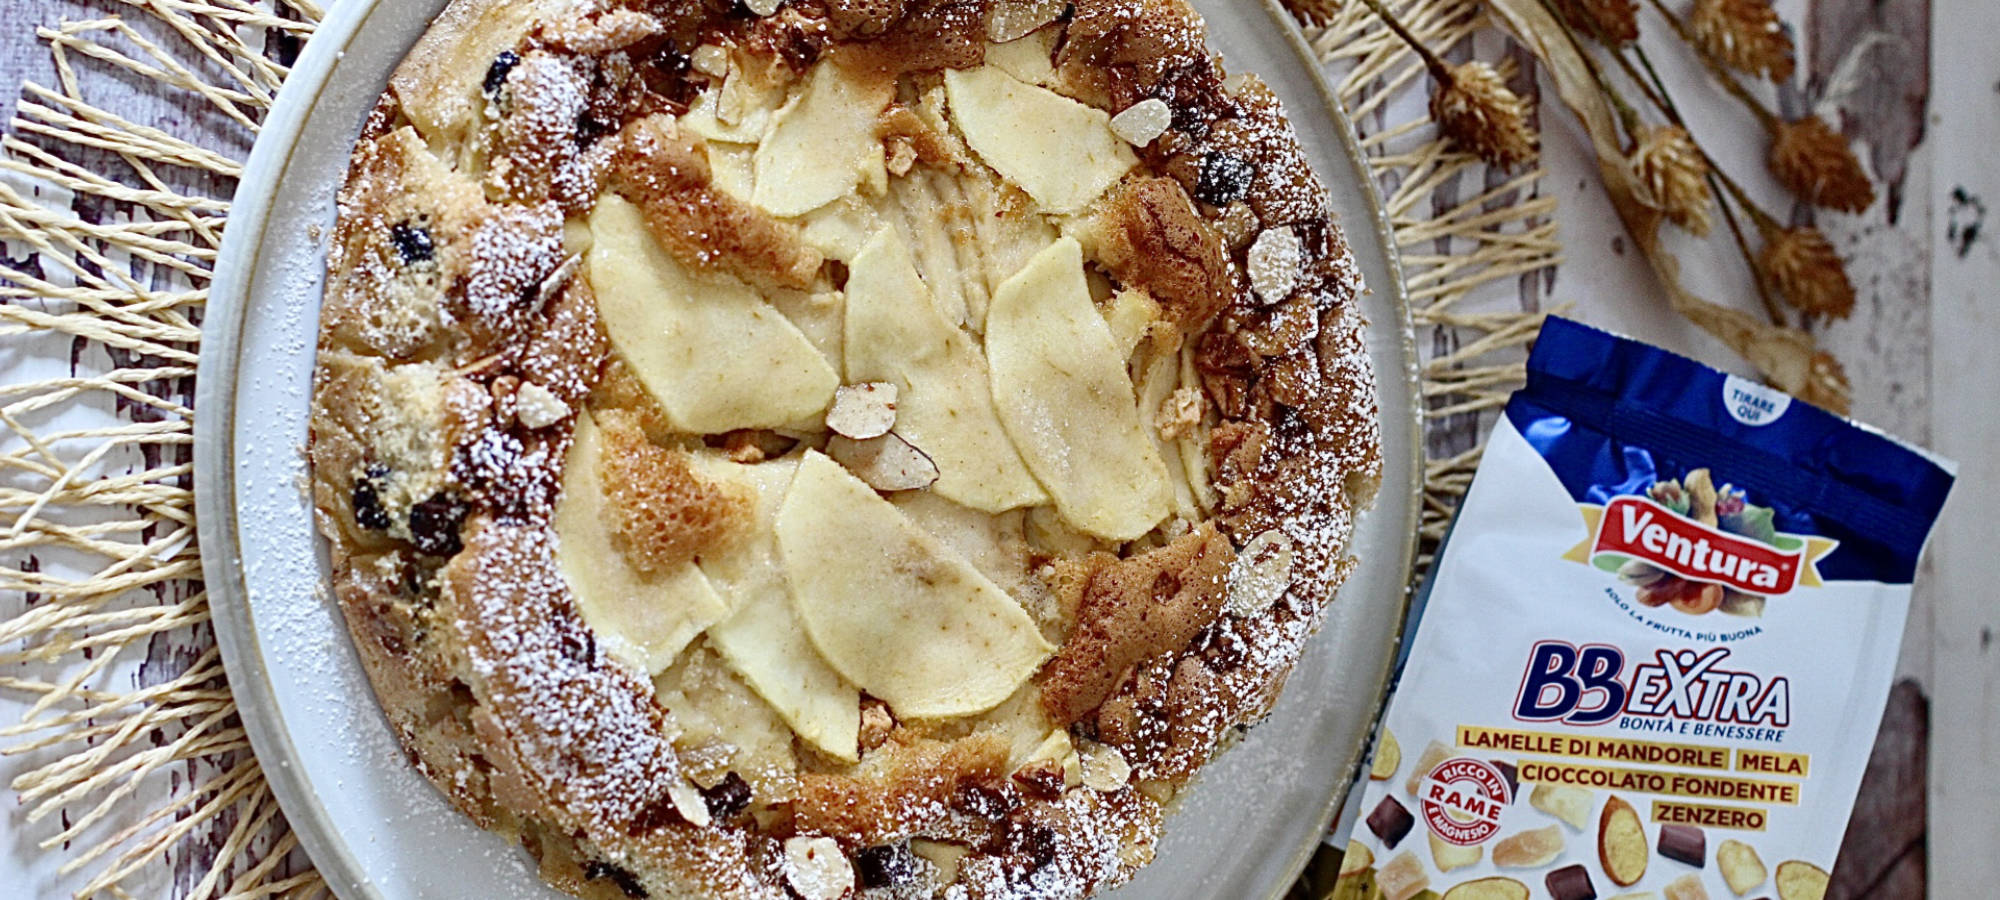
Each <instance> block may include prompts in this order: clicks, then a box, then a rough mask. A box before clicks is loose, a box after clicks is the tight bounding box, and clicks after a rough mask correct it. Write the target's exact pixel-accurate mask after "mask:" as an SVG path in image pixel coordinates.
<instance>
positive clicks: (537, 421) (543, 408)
mask: <svg viewBox="0 0 2000 900" xmlns="http://www.w3.org/2000/svg"><path fill="white" fill-rule="evenodd" d="M569 413H570V409H569V404H567V403H564V402H563V401H562V398H561V397H558V396H556V394H555V392H554V391H551V390H549V389H548V388H545V387H542V386H541V385H539V384H536V383H534V382H532V381H523V382H521V386H520V387H519V388H517V389H516V390H515V391H514V418H515V419H516V420H518V421H519V422H520V423H521V424H522V425H523V426H526V427H527V428H528V429H529V430H530V431H533V430H537V429H542V428H547V427H549V426H550V425H554V424H555V423H557V422H560V421H562V420H564V419H566V418H568V417H569Z"/></svg>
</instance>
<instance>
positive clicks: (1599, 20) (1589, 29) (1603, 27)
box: [1556, 0, 1639, 47]
mask: <svg viewBox="0 0 2000 900" xmlns="http://www.w3.org/2000/svg"><path fill="white" fill-rule="evenodd" d="M1556 9H1557V11H1558V12H1561V13H1562V17H1563V19H1564V21H1567V22H1568V23H1569V27H1571V28H1574V29H1576V31H1577V33H1578V34H1581V35H1583V36H1585V37H1590V38H1595V39H1597V40H1599V41H1601V42H1603V43H1604V44H1605V45H1607V46H1611V47H1618V46H1622V45H1625V44H1629V43H1632V42H1633V41H1636V40H1638V39H1639V4H1638V3H1637V2H1636V0H1556Z"/></svg>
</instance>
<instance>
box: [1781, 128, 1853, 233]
mask: <svg viewBox="0 0 2000 900" xmlns="http://www.w3.org/2000/svg"><path fill="white" fill-rule="evenodd" d="M1771 173H1772V174H1774V175H1776V176H1778V181H1779V182H1780V183H1782V184H1783V185H1784V186H1785V187H1787V188H1789V189H1790V190H1791V191H1792V193H1794V194H1797V195H1798V197H1799V199H1801V200H1804V201H1806V202H1807V203H1811V204H1813V205H1814V206H1824V207H1826V208H1828V209H1837V210H1840V211H1842V212H1851V213H1858V212H1861V211H1863V210H1865V209H1867V208H1868V205H1869V204H1871V203H1874V202H1875V185H1874V184H1872V183H1870V182H1869V181H1868V173H1867V172H1864V171H1862V170H1861V161H1860V160H1858V159H1855V158H1854V151H1853V150H1852V149H1850V148H1849V147H1848V146H1847V138H1845V137H1842V136H1841V134H1840V132H1838V131H1835V130H1833V127H1832V126H1830V125H1828V124H1826V120H1825V119H1822V118H1820V117H1818V116H1807V117H1806V118H1803V119H1799V120H1797V121H1795V122H1785V123H1783V124H1780V125H1779V126H1778V132H1777V134H1774V135H1772V141H1771Z"/></svg>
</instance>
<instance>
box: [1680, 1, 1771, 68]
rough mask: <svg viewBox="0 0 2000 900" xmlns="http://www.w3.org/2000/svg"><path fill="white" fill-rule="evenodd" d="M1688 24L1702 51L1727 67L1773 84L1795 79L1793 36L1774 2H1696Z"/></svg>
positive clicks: (1689, 14)
mask: <svg viewBox="0 0 2000 900" xmlns="http://www.w3.org/2000/svg"><path fill="white" fill-rule="evenodd" d="M1688 24H1689V25H1690V26H1692V28H1693V30H1694V39H1695V41H1696V43H1698V44H1700V45H1701V50H1702V52H1703V53H1706V54H1708V55H1709V56H1712V57H1714V58H1715V59H1716V60H1718V61H1720V62H1721V63H1723V64H1724V65H1727V66H1731V67H1733V68H1737V69H1741V70H1743V71H1745V72H1751V73H1757V74H1762V75H1763V76H1765V77H1766V78H1769V79H1771V80H1772V81H1777V82H1784V81H1790V80H1791V79H1792V65H1793V56H1794V51H1793V49H1792V36H1791V34H1790V33H1789V32H1787V31H1786V30H1785V24H1784V23H1783V22H1780V21H1778V12H1777V10H1775V9H1772V8H1771V2H1770V0H1695V3H1694V9H1693V10H1692V11H1690V12H1689V13H1688Z"/></svg>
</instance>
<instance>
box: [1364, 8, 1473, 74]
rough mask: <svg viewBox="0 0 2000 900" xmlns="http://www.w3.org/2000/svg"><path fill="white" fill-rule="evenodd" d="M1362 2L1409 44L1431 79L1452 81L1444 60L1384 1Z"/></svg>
mask: <svg viewBox="0 0 2000 900" xmlns="http://www.w3.org/2000/svg"><path fill="white" fill-rule="evenodd" d="M1361 2H1362V3H1364V4H1366V5H1367V6H1368V8H1369V9H1370V10H1373V11H1374V12H1375V17H1376V18H1378V19H1381V20H1382V24H1384V25H1387V26H1389V30H1390V31H1393V32H1395V33H1396V36H1397V37H1399V38H1402V39H1403V43H1405V44H1408V45H1409V46H1410V49H1411V50H1412V51H1414V52H1415V53H1416V54H1417V58H1418V59H1421V60H1423V61H1424V68H1425V69H1426V70H1428V71H1429V72H1430V73H1431V78H1433V79H1435V80H1437V81H1439V82H1446V81H1450V80H1451V71H1450V69H1449V68H1447V67H1446V66H1445V63H1444V60H1442V59H1439V58H1438V55H1437V54H1435V53H1432V52H1431V48H1429V47H1426V46H1424V42H1423V41H1420V40H1418V39H1417V36H1416V35H1415V34H1412V33H1411V32H1410V29H1409V28H1407V27H1405V26H1404V25H1403V22H1402V20H1400V19H1398V18H1396V14H1395V13H1392V12H1390V11H1389V7H1387V6H1384V5H1383V4H1382V0H1361Z"/></svg>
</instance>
